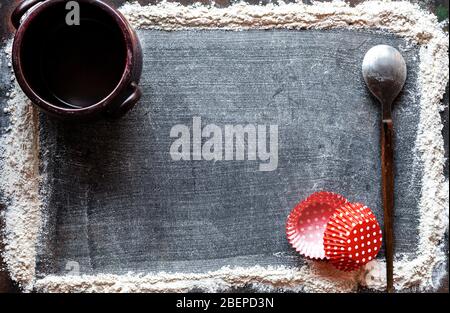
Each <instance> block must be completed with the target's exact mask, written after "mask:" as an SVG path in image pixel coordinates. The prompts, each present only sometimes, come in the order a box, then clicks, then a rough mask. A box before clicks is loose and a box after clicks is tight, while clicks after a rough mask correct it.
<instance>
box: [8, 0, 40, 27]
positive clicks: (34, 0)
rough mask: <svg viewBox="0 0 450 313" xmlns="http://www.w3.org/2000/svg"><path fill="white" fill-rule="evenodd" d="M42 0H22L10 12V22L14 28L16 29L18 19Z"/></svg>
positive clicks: (18, 23) (18, 24)
mask: <svg viewBox="0 0 450 313" xmlns="http://www.w3.org/2000/svg"><path fill="white" fill-rule="evenodd" d="M43 1H44V0H25V1H22V2H21V3H20V4H19V5H18V6H17V7H16V8H15V10H14V11H13V13H12V14H11V22H12V24H13V26H14V28H15V29H18V28H19V26H20V19H21V18H22V16H23V15H24V14H25V13H26V12H27V11H28V10H29V9H31V8H32V7H34V6H35V5H36V4H38V3H39V2H43Z"/></svg>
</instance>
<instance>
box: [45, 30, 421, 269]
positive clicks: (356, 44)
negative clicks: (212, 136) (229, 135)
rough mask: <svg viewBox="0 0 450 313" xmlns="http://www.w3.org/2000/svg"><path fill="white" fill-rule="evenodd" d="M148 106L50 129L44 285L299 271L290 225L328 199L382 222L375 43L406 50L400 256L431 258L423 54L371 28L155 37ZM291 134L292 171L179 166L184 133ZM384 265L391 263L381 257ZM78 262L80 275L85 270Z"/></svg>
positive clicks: (147, 68)
mask: <svg viewBox="0 0 450 313" xmlns="http://www.w3.org/2000/svg"><path fill="white" fill-rule="evenodd" d="M139 36H140V38H141V40H142V45H143V48H144V51H145V56H144V59H145V62H144V63H145V65H144V76H143V78H142V84H141V85H142V88H143V91H144V97H143V99H142V101H141V103H140V105H139V106H138V107H137V108H136V109H135V110H134V111H133V112H131V113H130V114H129V115H128V116H126V117H125V118H124V119H122V120H120V121H114V122H113V121H100V122H97V123H95V124H84V125H75V124H68V123H63V122H60V121H55V120H49V119H48V118H47V117H45V116H42V118H41V123H42V125H41V138H42V149H43V158H44V159H45V160H47V161H48V168H47V170H48V172H49V182H48V183H49V185H50V186H51V187H52V190H53V191H52V193H51V197H50V199H49V200H50V205H49V209H48V215H49V219H48V225H47V227H46V229H47V236H46V238H44V240H43V241H44V248H43V250H42V251H41V253H40V257H39V264H38V272H39V274H40V275H43V274H47V273H58V274H62V273H64V272H66V265H67V264H68V263H67V262H78V263H79V264H80V270H81V272H82V273H99V272H112V273H123V272H127V271H138V272H152V271H159V270H165V271H169V272H171V271H184V272H186V271H194V272H198V271H205V270H213V269H217V268H219V267H221V266H223V265H240V266H251V265H256V264H259V265H268V264H272V265H275V264H284V265H299V264H301V263H303V260H302V258H301V257H299V256H297V255H296V254H295V253H294V252H293V251H292V249H291V248H290V247H289V245H288V243H287V241H286V239H285V234H284V223H285V219H286V216H287V215H288V213H289V211H290V209H291V208H292V207H293V206H295V204H296V203H297V202H298V201H299V200H300V199H302V198H303V197H305V196H307V195H308V194H310V193H311V192H313V191H316V190H320V189H327V190H332V191H335V192H339V193H342V194H344V195H345V196H347V197H348V198H349V200H351V201H360V202H364V203H366V204H367V205H368V206H370V207H371V208H372V209H373V210H374V212H375V214H376V215H377V217H378V218H379V220H380V221H382V208H381V195H380V166H379V153H380V151H379V127H378V125H379V115H380V114H379V106H378V104H377V103H376V101H375V99H373V98H372V97H371V96H370V95H369V93H368V91H367V90H366V88H365V85H364V82H363V80H362V78H361V74H360V65H361V61H362V58H363V55H364V53H365V52H366V51H367V50H368V49H369V48H370V47H371V46H373V45H376V44H380V43H387V44H391V45H393V46H395V47H399V46H400V48H401V49H402V53H403V54H404V56H405V59H406V61H407V64H408V70H409V76H408V80H407V83H406V87H405V91H404V93H403V94H402V95H401V97H400V99H399V101H398V103H397V104H396V105H395V112H394V119H395V128H396V135H397V138H396V141H397V147H396V154H395V158H396V160H397V173H396V174H397V176H396V179H397V180H396V235H397V238H396V245H397V252H399V253H400V252H406V253H414V251H415V250H416V246H417V234H418V232H417V218H418V199H419V195H420V187H421V179H420V177H421V170H422V169H421V165H420V162H418V161H417V160H415V159H414V157H413V149H414V141H415V138H416V130H417V124H418V120H419V116H418V112H419V111H418V105H419V99H418V96H417V94H418V93H417V90H416V80H417V60H418V50H417V49H416V48H411V49H410V50H404V49H403V45H404V44H405V43H404V41H403V40H401V39H398V38H395V37H393V36H391V35H386V34H380V33H373V32H355V31H286V30H272V31H243V32H227V31H180V32H162V31H144V32H139ZM193 116H201V117H202V123H203V126H205V125H206V124H211V123H214V124H216V125H218V126H220V127H223V126H224V125H225V124H243V125H245V124H248V123H253V124H278V126H279V165H278V169H277V170H275V171H272V172H259V171H258V164H259V161H248V160H247V161H217V162H215V163H214V162H211V161H205V160H203V161H179V162H174V161H172V160H171V158H170V155H169V148H170V145H171V143H172V141H173V140H174V139H172V138H170V137H169V132H170V129H171V127H172V126H174V125H175V124H180V123H181V124H186V125H188V126H191V125H192V118H193ZM380 257H382V254H380ZM69 264H73V263H69Z"/></svg>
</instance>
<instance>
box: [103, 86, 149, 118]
mask: <svg viewBox="0 0 450 313" xmlns="http://www.w3.org/2000/svg"><path fill="white" fill-rule="evenodd" d="M130 87H131V88H132V92H131V94H130V95H129V96H128V98H126V99H125V101H123V102H122V104H121V105H119V107H117V108H116V109H114V110H113V111H111V112H109V114H108V115H109V116H111V117H114V118H118V117H122V116H123V115H125V114H126V113H127V112H128V111H130V110H131V109H132V108H133V107H134V106H135V104H136V103H137V102H138V101H139V100H140V99H141V96H142V91H141V88H139V86H138V85H137V84H136V83H135V82H132V83H131V84H130Z"/></svg>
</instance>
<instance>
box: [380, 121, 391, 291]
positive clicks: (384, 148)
mask: <svg viewBox="0 0 450 313" xmlns="http://www.w3.org/2000/svg"><path fill="white" fill-rule="evenodd" d="M392 139H393V125H392V120H391V119H385V120H383V122H382V125H381V171H382V174H381V176H382V192H383V209H384V244H385V247H386V278H387V292H393V291H394V225H393V222H394V216H393V215H394V153H393V151H394V149H393V148H394V145H393V140H392Z"/></svg>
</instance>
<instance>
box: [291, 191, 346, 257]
mask: <svg viewBox="0 0 450 313" xmlns="http://www.w3.org/2000/svg"><path fill="white" fill-rule="evenodd" d="M345 203H347V199H345V198H344V197H343V196H341V195H338V194H335V193H332V192H326V191H320V192H316V193H313V194H312V195H311V196H309V197H308V198H306V199H305V200H303V201H301V202H300V203H299V204H297V206H296V207H295V208H294V209H293V210H292V212H291V214H289V217H288V219H287V223H286V234H287V239H288V241H289V242H290V244H291V245H292V247H293V248H294V249H295V250H296V251H297V252H298V253H300V254H302V255H304V256H306V257H309V258H311V259H325V250H324V249H323V234H324V232H325V229H326V227H327V223H328V221H329V219H330V217H331V216H332V215H333V213H334V211H335V210H336V209H337V208H339V207H340V206H341V205H343V204H345Z"/></svg>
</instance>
